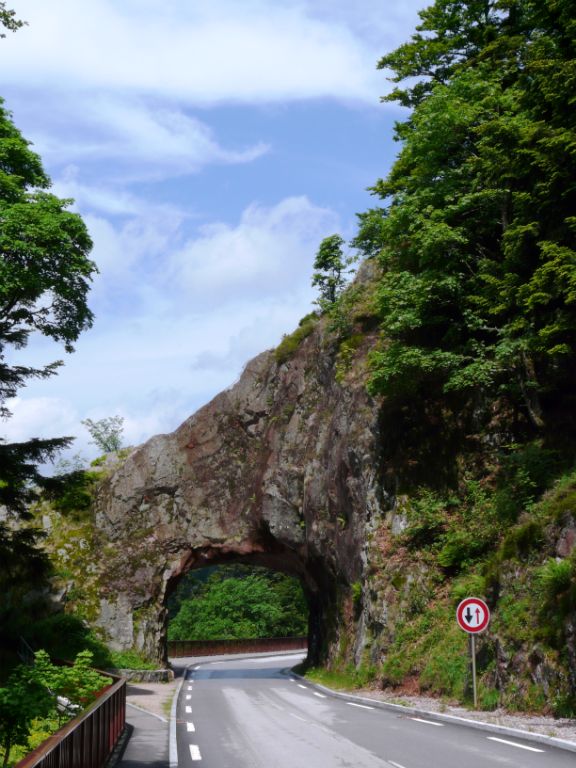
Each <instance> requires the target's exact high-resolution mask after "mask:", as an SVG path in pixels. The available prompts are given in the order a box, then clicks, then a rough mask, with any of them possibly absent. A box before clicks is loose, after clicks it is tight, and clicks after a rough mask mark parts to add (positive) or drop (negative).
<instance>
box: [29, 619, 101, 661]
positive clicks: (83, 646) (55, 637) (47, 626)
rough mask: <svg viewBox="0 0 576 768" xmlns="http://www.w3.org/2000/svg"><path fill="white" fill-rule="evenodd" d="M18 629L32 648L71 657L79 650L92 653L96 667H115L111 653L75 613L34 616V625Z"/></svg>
mask: <svg viewBox="0 0 576 768" xmlns="http://www.w3.org/2000/svg"><path fill="white" fill-rule="evenodd" d="M20 632H21V634H22V635H24V636H25V638H26V640H27V641H28V643H29V644H30V645H32V646H34V647H42V648H44V649H45V650H46V651H47V652H48V653H49V654H50V656H51V657H52V658H56V659H73V658H75V657H76V656H77V655H78V654H79V653H80V652H81V651H84V650H88V651H90V653H91V654H92V661H93V664H94V665H95V666H96V667H98V668H99V669H108V668H111V667H113V666H114V661H113V654H111V653H110V651H109V650H108V648H107V647H106V646H105V645H104V643H102V642H101V641H100V640H98V638H97V637H96V636H95V635H94V633H93V632H92V631H91V630H90V628H89V627H88V626H87V625H86V623H85V622H83V621H82V620H81V619H80V618H78V617H77V616H74V615H73V614H70V613H52V614H49V615H48V616H45V617H44V618H37V619H36V621H34V623H33V624H31V625H29V626H27V627H21V628H20Z"/></svg>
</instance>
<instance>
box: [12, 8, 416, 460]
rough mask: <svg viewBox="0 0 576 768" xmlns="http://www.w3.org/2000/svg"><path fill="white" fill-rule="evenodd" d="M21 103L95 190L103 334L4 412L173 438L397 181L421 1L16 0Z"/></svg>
mask: <svg viewBox="0 0 576 768" xmlns="http://www.w3.org/2000/svg"><path fill="white" fill-rule="evenodd" d="M8 5H9V6H11V7H13V8H14V9H15V10H16V12H17V14H18V16H19V17H20V18H23V19H25V20H26V21H27V22H28V26H27V27H25V28H24V29H22V30H20V31H19V32H18V33H16V34H14V35H11V34H9V35H8V36H7V38H6V39H5V40H2V41H0V71H1V72H2V84H1V86H0V95H2V96H3V97H4V99H5V102H6V106H7V107H8V109H10V110H11V111H12V112H13V115H14V121H15V123H16V125H17V126H18V127H19V128H20V130H21V131H22V132H23V133H24V135H25V137H26V138H28V139H29V140H31V141H32V142H33V143H34V147H35V149H36V150H37V151H38V152H39V153H40V155H41V156H42V159H43V161H44V164H45V167H46V169H47V171H48V172H49V174H50V175H51V177H52V180H53V185H54V191H55V192H56V193H57V194H59V195H61V196H65V197H73V198H74V199H75V200H76V203H75V209H76V210H78V211H79V212H80V213H81V214H82V216H83V218H84V220H85V221H86V224H87V225H88V227H89V230H90V233H91V235H92V238H93V240H94V251H93V254H92V255H93V258H94V260H95V261H96V263H97V264H98V267H99V270H100V272H99V275H98V277H97V278H96V280H95V281H94V286H93V290H92V292H91V296H90V305H91V308H92V310H93V311H94V313H95V315H96V320H95V324H94V327H93V328H92V329H91V330H90V331H88V332H87V333H85V334H83V336H81V337H80V339H79V340H78V343H77V347H76V352H75V353H74V354H73V355H65V354H64V353H63V352H62V351H61V350H59V349H58V348H56V347H54V346H51V345H50V344H48V343H46V342H43V341H42V340H41V339H36V340H34V341H33V342H32V343H31V344H30V345H29V347H28V348H27V349H26V350H25V351H23V352H22V353H21V357H20V360H21V361H22V362H24V361H26V362H29V361H33V362H35V363H42V362H49V361H51V360H53V359H58V358H64V359H65V367H64V368H62V369H61V371H60V373H59V375H58V376H57V377H54V378H53V379H51V380H49V381H44V382H34V383H30V384H29V386H28V387H26V388H25V389H23V390H21V392H20V393H19V396H18V397H17V398H16V399H15V400H14V401H13V402H12V403H11V408H12V412H13V417H12V418H11V419H9V420H8V421H6V422H5V423H4V424H2V425H1V427H0V429H1V433H2V434H3V435H4V436H5V437H7V438H8V439H12V440H24V439H28V438H29V437H33V436H46V437H53V436H56V435H75V436H77V441H76V446H75V448H74V449H73V450H72V453H77V452H80V453H82V454H83V456H85V457H86V458H90V457H92V456H93V455H95V449H94V447H93V446H91V445H89V443H88V441H89V437H88V435H87V433H86V431H85V429H84V428H83V427H82V425H81V423H80V422H81V420H82V419H85V418H92V419H98V418H102V417H105V416H111V415H115V414H118V415H121V416H123V417H124V419H125V440H126V442H128V443H130V444H137V443H139V442H142V441H143V440H145V439H146V438H148V437H150V436H151V435H153V434H156V433H159V432H168V431H171V430H173V429H174V428H176V427H177V426H178V424H179V423H180V422H181V421H183V420H184V419H185V418H186V417H187V416H189V415H190V414H191V413H193V412H194V411H195V410H196V409H197V408H198V407H200V406H201V405H203V404H204V403H206V402H207V401H208V400H209V399H210V398H211V397H213V396H214V395H215V394H216V393H217V392H218V391H220V390H221V389H223V388H225V387H228V386H230V385H231V384H232V383H233V382H234V381H235V380H236V379H237V378H238V376H239V374H240V372H241V370H242V367H243V366H244V365H245V364H246V362H247V361H248V360H249V359H250V358H251V357H253V356H254V355H256V354H258V353H259V352H261V351H263V350H265V349H267V348H270V347H272V346H275V345H276V344H277V343H278V342H279V341H280V339H281V337H282V334H284V333H288V332H290V331H291V330H292V329H293V328H294V327H295V325H296V324H297V322H298V320H299V318H300V317H302V316H303V315H304V314H306V313H307V312H309V311H310V309H311V303H312V302H313V300H314V292H313V290H312V289H311V287H310V279H311V274H312V263H313V260H314V255H315V251H316V249H317V247H318V244H319V243H320V241H321V240H322V238H323V237H325V236H327V235H329V234H333V233H334V232H339V233H341V234H342V235H344V236H345V237H350V236H352V235H353V232H354V226H355V214H356V213H357V212H360V211H363V210H365V209H366V208H368V207H369V206H370V205H371V204H373V202H374V201H373V199H372V198H371V197H370V195H369V193H368V192H367V191H366V188H367V187H368V186H369V185H370V184H372V183H373V182H374V181H375V180H376V179H377V178H378V177H381V176H383V175H385V174H386V172H387V170H388V168H389V167H390V164H391V163H392V161H393V159H394V156H395V154H396V152H397V150H398V145H397V144H395V143H394V142H393V139H392V130H393V125H394V122H395V120H398V119H400V118H401V117H402V114H401V112H400V111H399V109H398V108H397V107H395V106H394V105H389V104H381V103H380V96H382V95H383V94H385V93H386V92H387V91H388V90H389V89H390V84H389V83H388V81H387V80H386V76H385V73H383V72H381V71H377V70H376V63H377V61H378V59H379V57H380V56H381V55H383V54H384V53H386V52H387V51H389V50H391V49H393V48H394V47H396V46H397V45H399V44H400V43H402V42H403V41H405V40H407V39H408V38H409V36H410V34H411V32H412V31H413V28H414V25H415V24H416V22H417V11H418V9H419V8H421V7H422V5H423V3H422V2H421V0H418V2H414V0H404V2H401V0H388V1H387V2H385V1H384V2H383V1H380V2H377V1H376V0H357V1H356V2H355V3H354V4H352V3H350V2H344V1H343V0H342V1H341V0H301V1H298V0H240V1H239V0H82V2H78V0H51V1H50V2H46V0H13V2H12V3H9V4H8Z"/></svg>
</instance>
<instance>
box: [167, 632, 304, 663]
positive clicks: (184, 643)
mask: <svg viewBox="0 0 576 768" xmlns="http://www.w3.org/2000/svg"><path fill="white" fill-rule="evenodd" d="M307 647H308V638H306V637H272V638H265V639H260V640H169V641H168V656H169V657H170V658H173V659H176V658H179V657H181V656H218V655H220V654H224V653H267V652H268V651H300V650H303V651H305V650H306V648H307Z"/></svg>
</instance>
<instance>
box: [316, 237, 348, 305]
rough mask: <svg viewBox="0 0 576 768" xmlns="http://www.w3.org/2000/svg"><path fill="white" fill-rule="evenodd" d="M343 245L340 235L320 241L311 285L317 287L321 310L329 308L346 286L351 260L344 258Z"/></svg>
mask: <svg viewBox="0 0 576 768" xmlns="http://www.w3.org/2000/svg"><path fill="white" fill-rule="evenodd" d="M343 245H344V240H343V239H342V238H341V237H340V235H330V236H329V237H325V238H324V240H322V242H321V243H320V247H319V248H318V252H317V253H316V259H315V260H314V269H315V270H316V272H314V274H313V276H312V285H314V286H318V289H319V291H320V297H319V299H318V302H317V303H318V304H319V305H320V307H321V308H322V309H327V308H329V307H331V306H332V305H333V304H334V303H335V302H336V300H337V298H338V297H339V295H340V294H341V293H342V290H343V289H344V286H345V285H346V275H347V274H348V272H347V270H346V268H347V267H348V266H349V265H350V264H351V260H350V259H347V258H346V257H345V256H344V252H343V250H342V246H343Z"/></svg>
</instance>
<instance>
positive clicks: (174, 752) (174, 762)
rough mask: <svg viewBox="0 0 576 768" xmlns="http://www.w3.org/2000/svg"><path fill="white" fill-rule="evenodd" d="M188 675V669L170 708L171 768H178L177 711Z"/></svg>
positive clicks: (169, 743)
mask: <svg viewBox="0 0 576 768" xmlns="http://www.w3.org/2000/svg"><path fill="white" fill-rule="evenodd" d="M187 675H188V669H186V670H184V674H183V675H182V680H180V684H179V685H178V688H176V691H175V693H174V698H173V699H172V706H171V707H170V725H169V727H168V755H169V757H168V759H169V761H170V768H178V745H177V743H176V710H177V707H178V697H179V696H180V691H181V690H182V686H183V685H184V681H185V680H186V677H187Z"/></svg>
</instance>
